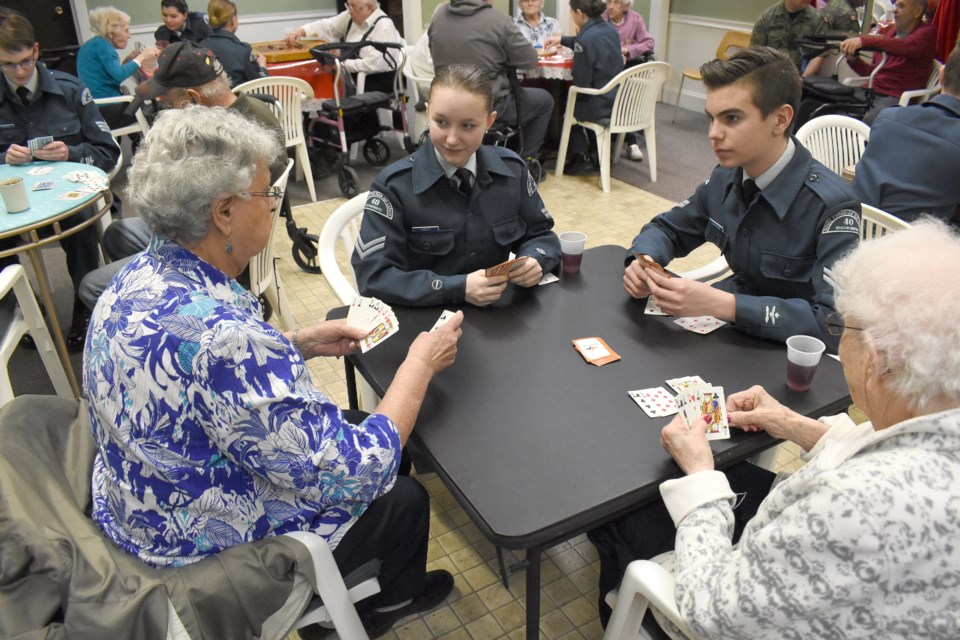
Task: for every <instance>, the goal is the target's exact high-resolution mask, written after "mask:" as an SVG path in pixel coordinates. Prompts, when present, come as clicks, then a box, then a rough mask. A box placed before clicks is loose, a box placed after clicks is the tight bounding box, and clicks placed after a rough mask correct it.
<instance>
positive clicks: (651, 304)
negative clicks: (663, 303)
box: [643, 296, 670, 316]
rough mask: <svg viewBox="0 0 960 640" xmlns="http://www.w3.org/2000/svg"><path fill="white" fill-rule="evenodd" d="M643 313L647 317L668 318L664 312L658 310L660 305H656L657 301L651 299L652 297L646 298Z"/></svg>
mask: <svg viewBox="0 0 960 640" xmlns="http://www.w3.org/2000/svg"><path fill="white" fill-rule="evenodd" d="M643 312H644V313H645V314H646V315H648V316H668V315H670V314H669V313H667V312H666V311H664V310H663V309H661V308H660V305H658V304H657V301H656V300H654V299H653V296H647V306H646V308H644V310H643Z"/></svg>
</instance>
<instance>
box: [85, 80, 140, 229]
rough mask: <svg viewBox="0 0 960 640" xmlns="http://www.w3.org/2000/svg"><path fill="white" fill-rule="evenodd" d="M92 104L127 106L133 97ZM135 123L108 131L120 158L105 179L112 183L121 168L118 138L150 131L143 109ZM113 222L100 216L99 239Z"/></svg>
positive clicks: (100, 100) (135, 113)
mask: <svg viewBox="0 0 960 640" xmlns="http://www.w3.org/2000/svg"><path fill="white" fill-rule="evenodd" d="M93 102H94V103H95V104H96V105H97V106H98V107H104V106H107V105H112V104H129V103H131V102H133V96H116V97H114V98H95V99H94V100H93ZM134 118H135V121H134V122H133V123H132V124H128V125H127V126H125V127H118V128H116V129H110V135H111V136H113V139H114V140H115V141H116V142H117V146H119V147H120V157H119V158H117V164H116V165H114V167H113V169H111V170H110V173H109V174H107V179H108V180H109V181H110V182H111V183H112V182H113V179H114V178H115V177H116V176H117V174H118V173H120V169H122V168H123V162H124V158H123V147H122V146H120V137H121V136H129V135H130V134H134V133H139V134H140V135H146V134H147V131H149V130H150V124H149V123H148V122H147V117H146V116H145V115H143V109H142V108H137V110H136V112H134ZM112 221H113V218H112V217H111V216H110V215H104V216H100V220H99V225H100V237H101V238H102V237H103V232H104V231H106V230H107V227H108V226H110V223H111V222H112Z"/></svg>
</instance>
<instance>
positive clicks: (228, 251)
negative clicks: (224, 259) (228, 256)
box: [227, 242, 233, 253]
mask: <svg viewBox="0 0 960 640" xmlns="http://www.w3.org/2000/svg"><path fill="white" fill-rule="evenodd" d="M227 253H233V243H232V242H227Z"/></svg>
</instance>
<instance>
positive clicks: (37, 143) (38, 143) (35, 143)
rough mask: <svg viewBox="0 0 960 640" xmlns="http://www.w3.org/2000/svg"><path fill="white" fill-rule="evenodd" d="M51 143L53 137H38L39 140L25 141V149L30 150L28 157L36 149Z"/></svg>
mask: <svg viewBox="0 0 960 640" xmlns="http://www.w3.org/2000/svg"><path fill="white" fill-rule="evenodd" d="M51 142H53V136H40V137H39V138H33V139H32V140H27V148H28V149H30V155H34V154H36V152H37V150H38V149H42V148H44V147H45V146H47V145H48V144H50V143H51Z"/></svg>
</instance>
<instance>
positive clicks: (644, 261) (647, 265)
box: [633, 253, 672, 278]
mask: <svg viewBox="0 0 960 640" xmlns="http://www.w3.org/2000/svg"><path fill="white" fill-rule="evenodd" d="M633 255H634V256H636V257H637V260H639V261H640V264H641V265H643V268H644V269H652V270H654V271H656V272H657V273H659V274H660V275H662V276H663V277H665V278H671V277H672V276H671V275H670V274H669V273H667V270H666V269H664V268H663V267H661V266H660V265H659V264H657V263H656V262H654V261H653V260H651V259H650V258H648V257H647V256H644V255H641V254H639V253H635V254H633Z"/></svg>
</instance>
